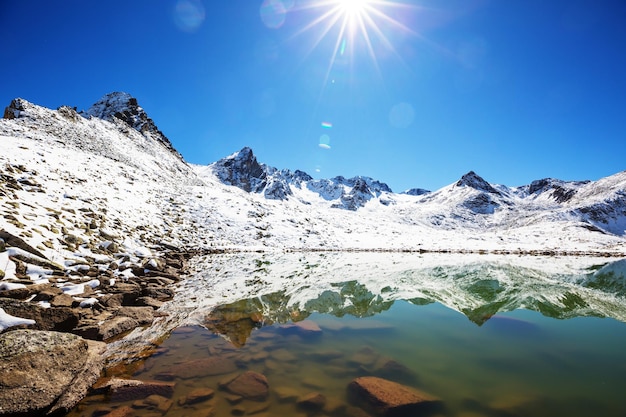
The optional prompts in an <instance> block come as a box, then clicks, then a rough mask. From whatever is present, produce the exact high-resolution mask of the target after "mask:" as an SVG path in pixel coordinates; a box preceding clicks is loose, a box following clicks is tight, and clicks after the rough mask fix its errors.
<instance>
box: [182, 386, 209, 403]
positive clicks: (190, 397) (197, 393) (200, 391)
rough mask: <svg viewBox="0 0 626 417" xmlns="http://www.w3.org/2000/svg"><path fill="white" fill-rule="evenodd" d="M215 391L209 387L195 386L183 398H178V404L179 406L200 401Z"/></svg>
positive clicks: (206, 398)
mask: <svg viewBox="0 0 626 417" xmlns="http://www.w3.org/2000/svg"><path fill="white" fill-rule="evenodd" d="M214 394H215V391H213V390H212V389H211V388H196V389H194V390H193V391H191V392H190V393H189V394H187V396H186V397H185V398H181V399H180V400H178V404H179V405H181V406H185V405H191V404H196V403H200V402H203V401H206V400H210V399H211V398H213V395H214Z"/></svg>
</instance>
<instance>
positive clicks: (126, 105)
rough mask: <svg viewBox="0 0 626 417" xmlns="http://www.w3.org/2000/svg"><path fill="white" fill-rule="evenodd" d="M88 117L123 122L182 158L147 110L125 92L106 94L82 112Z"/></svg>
mask: <svg viewBox="0 0 626 417" xmlns="http://www.w3.org/2000/svg"><path fill="white" fill-rule="evenodd" d="M81 114H82V115H84V116H86V117H95V118H98V119H102V120H108V121H114V120H115V119H118V120H121V121H122V122H124V123H126V124H127V125H128V126H130V127H131V128H133V129H135V130H136V131H138V132H139V133H141V134H142V135H144V136H145V135H152V136H153V137H155V138H156V139H157V140H158V141H159V142H161V143H162V144H163V146H165V147H166V148H167V149H169V150H170V151H171V152H172V153H174V154H175V155H177V156H179V157H180V158H181V159H182V156H181V155H180V154H179V153H178V151H176V149H174V147H173V146H172V143H171V142H170V140H169V139H168V138H167V137H166V136H165V135H164V134H163V132H161V131H160V130H159V129H158V128H157V126H156V124H155V123H154V121H153V120H152V119H151V118H150V117H148V114H147V113H146V112H145V110H144V109H143V108H142V107H141V106H139V103H138V102H137V99H136V98H135V97H133V96H131V95H130V94H128V93H125V92H123V91H115V92H112V93H108V94H105V95H104V96H102V98H101V99H100V100H98V101H97V102H96V103H94V104H93V105H92V106H91V107H90V108H89V109H87V110H86V111H84V112H81Z"/></svg>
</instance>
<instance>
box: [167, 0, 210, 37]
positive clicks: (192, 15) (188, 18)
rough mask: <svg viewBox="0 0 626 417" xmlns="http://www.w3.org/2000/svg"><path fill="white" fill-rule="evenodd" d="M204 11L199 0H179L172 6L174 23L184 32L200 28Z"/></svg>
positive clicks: (204, 14)
mask: <svg viewBox="0 0 626 417" xmlns="http://www.w3.org/2000/svg"><path fill="white" fill-rule="evenodd" d="M205 17H206V13H205V11H204V6H203V5H202V3H201V2H200V1H199V0H179V1H177V2H176V6H175V7H174V23H176V26H178V28H179V29H180V30H182V31H184V32H195V31H196V30H198V29H199V28H200V26H201V25H202V23H204V19H205Z"/></svg>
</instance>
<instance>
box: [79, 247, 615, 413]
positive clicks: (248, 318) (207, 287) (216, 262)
mask: <svg viewBox="0 0 626 417" xmlns="http://www.w3.org/2000/svg"><path fill="white" fill-rule="evenodd" d="M197 270H198V271H201V272H198V273H197V274H196V275H194V276H193V277H191V278H189V279H187V280H186V281H184V282H183V283H182V284H181V287H180V288H179V289H178V291H177V295H176V297H175V298H174V300H173V301H172V302H170V303H168V304H167V305H166V306H164V308H163V309H162V312H163V313H164V314H163V315H162V317H161V319H160V320H157V321H155V324H154V325H153V326H151V327H150V328H147V329H144V330H137V331H134V332H133V333H131V334H130V335H129V336H127V337H126V338H124V339H123V340H120V341H118V342H114V343H113V344H111V345H112V348H116V347H117V348H118V349H119V350H118V352H120V351H124V350H126V352H137V351H138V350H137V349H134V350H133V349H132V348H130V346H137V345H138V344H140V343H148V344H149V346H150V349H152V350H153V351H156V352H158V354H155V355H153V356H152V357H148V355H136V356H134V357H131V358H128V357H127V360H126V361H125V362H126V365H123V366H122V367H121V368H120V367H118V368H117V369H124V370H125V371H124V372H125V373H124V375H129V377H131V378H135V379H141V380H153V379H156V380H165V381H168V383H171V384H173V385H174V388H173V390H174V393H173V394H172V400H173V405H171V408H170V409H169V411H168V412H167V413H164V414H163V415H164V416H166V417H169V416H183V415H185V416H186V415H205V414H206V415H208V414H207V413H208V410H209V409H211V410H212V411H211V412H212V413H213V415H215V416H216V417H217V416H222V415H224V416H227V415H232V414H233V413H244V414H245V413H253V412H255V413H256V412H257V411H258V412H260V414H259V415H263V413H266V414H267V413H269V414H267V415H285V416H287V415H301V414H302V405H301V403H300V401H301V400H302V398H304V397H306V396H307V395H309V394H311V395H312V394H316V395H317V394H319V395H321V396H322V397H324V398H326V399H327V400H328V404H334V405H337V407H334V408H333V410H334V411H332V412H331V411H328V410H327V409H326V408H324V410H323V413H322V414H319V412H316V413H317V414H316V413H313V414H310V413H309V414H308V415H329V416H331V415H332V416H335V417H342V416H354V415H375V414H363V413H362V410H361V411H358V410H357V411H355V408H354V404H353V403H351V402H350V399H349V398H347V397H346V388H347V387H348V386H349V384H351V381H354V379H355V378H359V377H363V376H374V377H381V378H385V379H388V380H391V381H396V382H399V383H402V384H405V385H407V386H410V387H414V388H418V389H423V390H425V391H426V392H428V393H431V394H433V395H435V396H436V397H438V398H441V399H442V401H443V404H444V405H445V410H439V414H436V413H435V414H436V415H445V416H450V417H456V416H465V415H476V416H483V417H484V416H516V417H521V416H525V417H528V416H537V417H544V416H545V417H547V416H550V415H570V416H585V415H604V416H622V415H624V412H626V409H625V408H624V404H623V401H622V394H623V390H624V389H626V387H625V386H624V382H623V381H624V378H623V375H624V372H625V371H626V368H624V365H623V364H621V361H620V358H621V357H622V356H623V347H624V346H626V324H624V323H623V322H626V319H625V318H626V300H625V298H624V290H625V288H626V286H625V285H624V281H625V278H624V277H625V274H624V271H625V270H626V264H625V262H624V261H617V262H612V263H609V262H606V261H605V260H603V259H598V260H595V259H578V258H522V257H517V258H513V257H511V258H507V257H495V256H493V257H492V256H485V257H477V256H472V257H462V256H454V257H452V256H448V257H446V256H419V255H404V254H396V253H393V254H387V253H386V254H383V253H367V254H333V253H306V254H279V255H265V254H237V255H219V256H213V257H207V258H205V259H203V260H201V262H199V263H198V264H197ZM599 318H610V319H608V320H601V319H599ZM217 335H219V336H217ZM220 336H221V337H220ZM157 346H158V349H157V348H156V347H157ZM155 349H156V350H155ZM121 357H123V355H119V356H117V359H118V360H119V358H121ZM146 357H148V359H146ZM144 361H145V363H144ZM216 364H220V365H221V366H220V367H217V368H216ZM218 368H219V369H218ZM222 368H223V369H222ZM110 369H115V367H113V366H112V367H111V368H110ZM249 371H253V372H257V373H261V374H262V375H264V377H266V378H267V381H268V384H269V385H268V386H269V393H268V395H269V397H268V399H267V401H265V402H263V403H261V404H255V403H254V402H246V401H244V403H243V404H240V405H233V404H230V403H229V398H230V397H229V394H228V389H225V388H223V387H224V386H225V385H224V384H226V382H225V381H226V380H230V379H231V378H236V377H237V375H240V374H241V373H244V372H249ZM200 388H202V389H210V390H214V391H215V393H214V394H212V395H214V396H213V399H212V400H207V401H206V402H203V403H201V404H200V403H199V405H197V406H196V405H190V401H191V400H189V398H190V395H191V393H192V392H195V390H197V389H200ZM287 391H289V395H287V394H286V392H287ZM292 391H293V392H292ZM287 398H293V399H292V400H288V399H287ZM316 398H317V397H316ZM296 399H297V400H296ZM102 401H103V400H102V399H101V398H98V397H97V396H96V397H94V398H93V399H91V400H88V401H86V402H85V403H84V407H86V409H93V410H96V409H97V408H98V407H101V406H102V404H101V402H102ZM104 401H105V402H106V401H107V400H106V398H105V400H104ZM298 404H300V405H298ZM105 405H106V407H105V408H107V407H108V409H116V410H117V409H118V408H119V407H121V406H124V405H126V406H129V407H131V408H133V409H135V408H134V407H135V406H134V405H133V404H131V403H128V404H120V403H106V404H105ZM141 406H145V404H143V403H138V405H137V407H141ZM360 406H361V405H359V407H360ZM207 407H208V408H207ZM260 407H262V409H263V410H265V411H263V412H261V411H259V410H261V408H260ZM205 411H207V413H205ZM134 412H135V414H134V415H137V416H144V415H145V416H147V415H152V414H150V412H151V411H150V410H145V411H140V408H139V409H136V410H135V411H134ZM194 413H200V414H194ZM201 413H205V414H201ZM355 413H356V414H355ZM359 413H361V414H359ZM403 415H404V414H403ZM406 415H407V416H408V415H413V414H406ZM420 415H421V414H420ZM424 415H427V414H424ZM428 415H429V414H428Z"/></svg>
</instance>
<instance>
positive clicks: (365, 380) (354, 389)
mask: <svg viewBox="0 0 626 417" xmlns="http://www.w3.org/2000/svg"><path fill="white" fill-rule="evenodd" d="M348 395H349V397H350V399H351V401H353V402H354V403H355V404H357V405H359V406H361V407H362V408H364V409H366V410H368V411H372V412H374V413H375V414H376V415H379V416H384V417H390V416H405V415H406V416H409V415H422V414H420V413H425V412H430V411H433V410H437V409H439V408H441V407H442V405H443V403H442V402H441V400H440V399H438V398H437V397H434V396H433V395H430V394H427V393H425V392H422V391H419V390H417V389H415V388H411V387H408V386H406V385H401V384H398V383H396V382H393V381H389V380H386V379H383V378H377V377H373V376H364V377H360V378H356V379H354V380H352V382H350V384H349V385H348Z"/></svg>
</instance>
